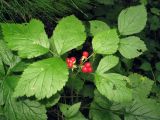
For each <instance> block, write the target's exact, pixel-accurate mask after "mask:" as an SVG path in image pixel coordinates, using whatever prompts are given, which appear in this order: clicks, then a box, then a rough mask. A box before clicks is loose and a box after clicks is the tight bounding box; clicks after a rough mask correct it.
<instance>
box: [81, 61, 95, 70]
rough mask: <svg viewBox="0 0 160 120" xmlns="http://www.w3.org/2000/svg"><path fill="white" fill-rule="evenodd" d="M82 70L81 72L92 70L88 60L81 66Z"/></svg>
mask: <svg viewBox="0 0 160 120" xmlns="http://www.w3.org/2000/svg"><path fill="white" fill-rule="evenodd" d="M82 72H83V73H91V72H93V69H92V66H91V63H90V62H86V63H85V64H84V65H83V67H82Z"/></svg>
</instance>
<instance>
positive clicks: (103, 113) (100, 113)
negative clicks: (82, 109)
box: [89, 102, 121, 120]
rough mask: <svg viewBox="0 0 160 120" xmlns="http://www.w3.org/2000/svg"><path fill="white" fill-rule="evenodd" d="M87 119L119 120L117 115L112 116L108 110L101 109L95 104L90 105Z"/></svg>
mask: <svg viewBox="0 0 160 120" xmlns="http://www.w3.org/2000/svg"><path fill="white" fill-rule="evenodd" d="M89 118H90V119H91V120H121V119H120V117H119V116H118V115H116V114H113V113H112V112H111V111H109V110H108V109H104V108H101V107H100V106H99V105H98V104H96V103H95V102H92V104H91V107H90V111H89Z"/></svg>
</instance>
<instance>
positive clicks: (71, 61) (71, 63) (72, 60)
mask: <svg viewBox="0 0 160 120" xmlns="http://www.w3.org/2000/svg"><path fill="white" fill-rule="evenodd" d="M75 62H76V58H75V57H71V58H67V59H66V63H67V66H68V68H73V67H74V64H75Z"/></svg>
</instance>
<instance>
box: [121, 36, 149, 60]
mask: <svg viewBox="0 0 160 120" xmlns="http://www.w3.org/2000/svg"><path fill="white" fill-rule="evenodd" d="M146 50H147V48H146V45H145V44H144V42H143V41H142V40H140V38H138V37H136V36H130V37H127V38H123V39H121V40H120V46H119V52H120V53H121V54H122V55H123V56H124V57H125V58H128V59H131V58H135V57H138V56H140V55H141V54H142V53H143V52H144V51H146Z"/></svg>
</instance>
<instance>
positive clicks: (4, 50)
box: [0, 40, 20, 68]
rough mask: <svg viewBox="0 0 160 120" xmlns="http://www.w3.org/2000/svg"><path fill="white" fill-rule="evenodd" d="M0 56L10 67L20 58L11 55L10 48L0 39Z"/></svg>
mask: <svg viewBox="0 0 160 120" xmlns="http://www.w3.org/2000/svg"><path fill="white" fill-rule="evenodd" d="M0 57H1V60H2V61H3V62H4V63H5V64H6V65H9V66H10V68H12V67H14V66H15V65H16V64H17V63H18V62H20V58H19V57H18V56H15V55H13V53H12V52H11V50H10V49H8V47H7V46H6V43H5V42H4V41H2V40H0Z"/></svg>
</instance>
